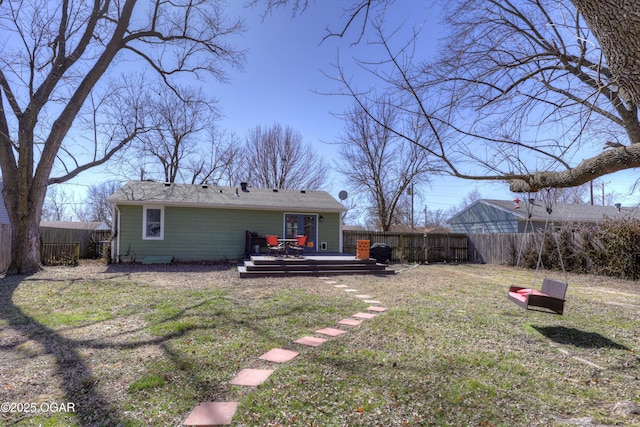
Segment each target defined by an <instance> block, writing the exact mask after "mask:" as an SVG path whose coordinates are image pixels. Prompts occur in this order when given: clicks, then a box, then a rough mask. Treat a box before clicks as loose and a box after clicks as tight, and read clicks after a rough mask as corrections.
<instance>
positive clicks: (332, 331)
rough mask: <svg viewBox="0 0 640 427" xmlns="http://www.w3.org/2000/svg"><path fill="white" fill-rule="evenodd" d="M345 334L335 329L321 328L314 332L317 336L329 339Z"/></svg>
mask: <svg viewBox="0 0 640 427" xmlns="http://www.w3.org/2000/svg"><path fill="white" fill-rule="evenodd" d="M345 332H347V331H343V330H342V329H336V328H322V329H318V330H317V331H316V333H318V334H323V335H329V336H330V337H337V336H338V335H342V334H344V333H345Z"/></svg>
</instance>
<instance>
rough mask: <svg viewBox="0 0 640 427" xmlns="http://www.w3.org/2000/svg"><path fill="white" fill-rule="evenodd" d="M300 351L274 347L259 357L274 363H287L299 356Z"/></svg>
mask: <svg viewBox="0 0 640 427" xmlns="http://www.w3.org/2000/svg"><path fill="white" fill-rule="evenodd" d="M299 355H300V353H298V352H297V351H291V350H285V349H283V348H274V349H273V350H269V351H267V352H266V353H265V354H263V355H262V356H260V357H259V359H262V360H266V361H268V362H274V363H286V362H288V361H290V360H293V359H295V358H296V357H298V356H299Z"/></svg>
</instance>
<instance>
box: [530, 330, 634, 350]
mask: <svg viewBox="0 0 640 427" xmlns="http://www.w3.org/2000/svg"><path fill="white" fill-rule="evenodd" d="M531 326H532V327H533V328H534V329H535V330H536V331H538V332H540V333H541V334H542V335H544V336H545V337H547V338H549V339H550V340H552V341H554V342H556V343H558V344H568V345H573V346H575V347H582V348H614V349H620V350H629V348H628V347H626V346H624V345H622V344H618V343H617V342H615V341H612V340H610V339H609V338H607V337H605V336H602V335H600V334H599V333H597V332H588V331H581V330H580V329H575V328H567V327H565V326H535V325H531Z"/></svg>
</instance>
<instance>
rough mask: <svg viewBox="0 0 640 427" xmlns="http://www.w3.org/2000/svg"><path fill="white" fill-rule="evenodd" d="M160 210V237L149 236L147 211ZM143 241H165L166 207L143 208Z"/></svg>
mask: <svg viewBox="0 0 640 427" xmlns="http://www.w3.org/2000/svg"><path fill="white" fill-rule="evenodd" d="M148 209H159V210H160V236H157V237H156V236H147V210H148ZM142 240H164V206H143V207H142Z"/></svg>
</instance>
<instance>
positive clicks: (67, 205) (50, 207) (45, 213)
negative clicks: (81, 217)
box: [42, 185, 72, 221]
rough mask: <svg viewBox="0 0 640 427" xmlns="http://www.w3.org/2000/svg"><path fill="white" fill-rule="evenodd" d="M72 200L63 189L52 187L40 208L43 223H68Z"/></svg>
mask: <svg viewBox="0 0 640 427" xmlns="http://www.w3.org/2000/svg"><path fill="white" fill-rule="evenodd" d="M71 206H72V200H71V196H70V195H69V193H67V192H66V191H65V190H64V189H63V188H61V187H59V186H57V185H52V186H51V187H49V188H48V189H47V196H46V198H45V202H44V205H43V206H42V220H43V221H68V220H70V219H71V211H70V210H71Z"/></svg>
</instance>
